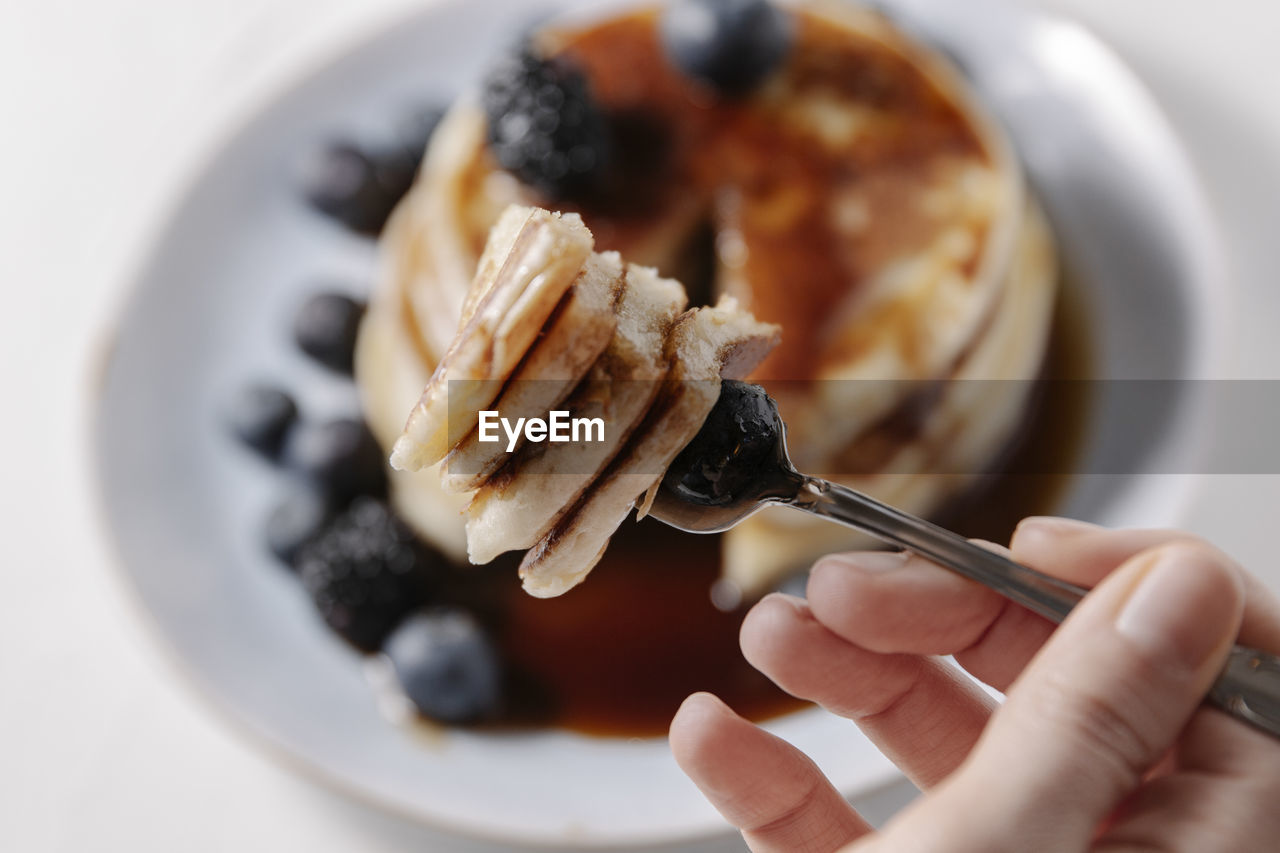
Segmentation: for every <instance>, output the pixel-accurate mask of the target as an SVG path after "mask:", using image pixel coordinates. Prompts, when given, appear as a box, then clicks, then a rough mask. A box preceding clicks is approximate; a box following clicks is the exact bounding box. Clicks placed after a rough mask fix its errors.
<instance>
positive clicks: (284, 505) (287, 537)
mask: <svg viewBox="0 0 1280 853" xmlns="http://www.w3.org/2000/svg"><path fill="white" fill-rule="evenodd" d="M332 514H333V513H332V508H331V507H330V504H329V500H328V498H327V496H326V495H325V494H323V493H322V492H320V491H317V490H316V489H314V488H297V489H294V490H293V491H291V492H290V493H289V494H288V495H287V496H285V498H284V499H283V500H281V501H280V503H279V504H277V505H276V508H275V509H273V510H272V511H271V514H270V515H269V516H267V524H266V529H265V531H264V533H265V538H266V542H267V547H268V548H269V549H270V550H271V553H273V554H275V555H276V557H278V558H279V559H280V561H281V562H282V563H284V564H285V565H287V566H290V567H295V568H296V564H297V559H298V554H299V553H300V552H301V551H302V549H303V547H304V546H306V544H307V543H308V542H310V541H312V540H313V539H315V538H316V537H317V536H319V535H320V533H321V531H323V530H324V528H325V525H326V524H327V523H328V522H329V519H330V518H331V517H332Z"/></svg>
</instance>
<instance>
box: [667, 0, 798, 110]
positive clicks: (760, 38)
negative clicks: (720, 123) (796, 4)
mask: <svg viewBox="0 0 1280 853" xmlns="http://www.w3.org/2000/svg"><path fill="white" fill-rule="evenodd" d="M661 29H662V43H663V47H664V48H665V50H666V52H667V56H668V57H669V58H670V59H671V61H672V63H674V64H675V66H676V67H677V68H679V69H680V70H681V71H683V72H684V73H685V74H688V75H689V76H690V77H694V78H696V79H698V80H702V81H704V82H706V83H710V84H711V85H712V86H713V87H715V88H716V89H717V90H718V91H719V92H721V93H722V94H725V95H730V96H733V95H741V94H744V93H746V92H748V91H749V90H751V89H752V88H754V87H755V86H757V85H759V84H760V83H761V82H762V81H763V80H764V79H765V78H766V77H768V76H769V75H770V74H771V73H773V71H774V70H775V69H777V68H778V66H779V65H780V64H781V62H782V60H783V58H784V57H785V56H786V54H787V51H788V50H789V49H790V47H791V43H792V39H793V36H794V29H795V26H794V22H793V21H792V19H791V17H790V15H788V14H787V13H786V12H785V11H783V10H782V9H779V8H777V7H776V6H774V5H773V4H771V3H769V2H767V0H676V2H675V3H673V4H672V5H671V6H669V7H668V8H667V10H666V11H665V12H664V13H663V15H662V23H661Z"/></svg>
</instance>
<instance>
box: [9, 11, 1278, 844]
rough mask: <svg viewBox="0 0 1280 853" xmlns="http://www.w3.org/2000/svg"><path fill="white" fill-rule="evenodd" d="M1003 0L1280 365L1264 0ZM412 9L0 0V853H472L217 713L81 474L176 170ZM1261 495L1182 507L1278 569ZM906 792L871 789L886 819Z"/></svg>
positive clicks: (1240, 487)
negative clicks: (299, 764) (277, 759)
mask: <svg viewBox="0 0 1280 853" xmlns="http://www.w3.org/2000/svg"><path fill="white" fill-rule="evenodd" d="M956 2H963V0H956ZM1020 2H1030V3H1035V4H1038V5H1042V6H1044V7H1047V8H1051V9H1054V10H1057V11H1060V12H1062V13H1064V14H1066V15H1069V16H1072V17H1074V18H1076V19H1078V20H1080V21H1082V22H1084V23H1086V24H1088V25H1089V26H1090V27H1091V28H1093V29H1094V31H1095V32H1097V33H1098V34H1099V35H1101V36H1102V37H1104V38H1105V39H1106V40H1107V41H1109V42H1110V43H1111V44H1112V45H1113V46H1115V47H1116V48H1117V49H1118V50H1119V51H1120V53H1121V54H1122V55H1123V56H1124V57H1125V58H1126V59H1127V60H1128V61H1129V62H1130V63H1131V65H1132V66H1133V67H1134V68H1135V69H1136V70H1137V72H1138V73H1139V75H1140V76H1141V77H1142V78H1143V79H1144V80H1145V81H1146V82H1147V83H1148V85H1149V86H1150V87H1151V89H1152V90H1153V91H1154V93H1155V95H1156V97H1157V99H1158V100H1159V101H1160V102H1161V103H1162V105H1163V106H1164V108H1165V109H1166V110H1167V112H1168V113H1169V115H1170V117H1171V118H1172V119H1173V122H1174V124H1175V126H1176V127H1177V129H1178V131H1179V133H1180V134H1181V135H1182V136H1183V139H1184V140H1185V141H1186V143H1187V145H1188V147H1189V149H1190V150H1191V152H1192V156H1193V159H1194V161H1195V164H1196V167H1197V168H1198V169H1199V171H1200V173H1201V175H1202V176H1203V178H1204V182H1205V185H1206V188H1207V190H1208V193H1209V196H1210V198H1211V200H1212V202H1213V204H1214V206H1215V209H1216V212H1217V214H1218V217H1219V220H1220V222H1221V224H1222V228H1223V232H1224V234H1225V237H1226V242H1227V246H1228V249H1229V252H1230V255H1231V259H1232V262H1233V265H1234V271H1235V280H1236V282H1237V285H1238V287H1239V288H1240V289H1241V290H1243V291H1244V292H1246V293H1247V294H1248V303H1247V310H1238V312H1237V313H1238V316H1237V318H1236V319H1237V322H1236V329H1235V334H1234V342H1235V343H1234V345H1235V348H1236V351H1235V361H1234V364H1233V367H1232V374H1233V375H1235V376H1239V377H1248V378H1280V344H1277V334H1276V326H1277V324H1278V323H1280V275H1277V274H1276V273H1275V272H1274V270H1276V269H1280V232H1277V227H1278V226H1277V223H1278V222H1280V100H1277V98H1276V94H1275V93H1276V90H1277V84H1280V53H1277V52H1276V49H1275V36H1276V34H1277V32H1280V6H1277V5H1276V4H1274V3H1273V2H1271V0H1217V2H1215V3H1205V2H1203V1H1202V0H1197V2H1192V0H1125V2H1116V0H1020ZM416 5H419V1H418V0H360V2H356V0H349V2H344V0H219V2H209V0H198V2H197V0H185V2H172V0H169V2H163V1H162V0H95V2H85V0H4V2H3V4H0V116H3V122H4V124H3V132H0V188H2V189H3V192H2V193H0V273H2V274H3V281H4V285H5V286H4V291H3V300H4V302H3V307H2V308H0V388H2V389H3V395H4V398H3V399H4V400H5V405H4V406H3V408H2V409H0V435H2V436H3V447H4V448H5V449H6V451H7V457H6V459H5V460H4V463H3V468H2V469H0V470H3V472H4V473H3V475H2V477H0V482H2V483H3V486H2V487H0V533H2V534H3V538H2V539H0V541H3V543H4V549H3V554H4V557H3V569H0V571H2V572H3V575H2V577H3V582H2V583H0V848H3V849H7V850H14V851H24V852H25V851H43V850H74V851H84V850H129V851H139V852H140V853H145V852H146V851H152V850H164V851H168V850H184V851H221V850H227V851H232V850H234V851H243V850H271V851H280V853H287V851H295V850H296V851H307V853H324V851H347V850H363V851H390V850H419V851H420V850H440V851H455V850H456V851H463V850H471V851H478V850H482V849H489V848H483V847H481V846H479V845H475V844H471V843H468V842H462V841H458V840H450V839H444V838H441V837H439V836H436V835H433V834H431V833H428V832H425V831H423V830H421V829H420V828H418V827H416V826H413V825H411V824H409V823H406V822H404V821H401V820H399V819H397V818H394V817H390V816H387V815H384V814H381V813H379V812H377V811H373V810H371V809H368V808H366V807H364V806H361V805H358V804H356V803H352V802H349V801H347V800H345V799H344V798H342V797H340V796H338V795H336V794H333V793H330V792H329V791H327V790H325V789H322V788H320V787H318V786H316V785H314V784H312V783H310V782H308V781H306V780H303V779H301V778H299V777H297V776H295V775H294V774H293V773H291V772H290V771H289V770H287V769H285V768H282V767H281V766H279V765H277V764H275V763H274V762H272V761H271V760H270V759H269V758H267V757H265V756H263V755H261V754H259V753H258V752H257V751H256V750H255V749H253V748H252V747H250V746H249V745H247V744H246V743H245V742H243V741H242V740H240V739H239V737H238V736H237V735H236V734H235V733H233V732H231V731H229V730H228V729H226V728H225V727H224V725H223V724H222V721H221V720H219V719H217V718H215V717H214V716H213V715H212V714H211V713H210V712H209V711H208V710H207V709H206V708H205V707H204V706H203V705H201V704H200V703H199V702H198V700H197V699H196V697H195V696H194V695H193V694H192V693H190V692H189V691H188V690H187V689H186V686H185V685H184V684H183V683H182V681H181V680H180V678H179V677H177V676H176V674H175V673H176V670H175V668H174V667H173V665H172V662H171V661H168V660H166V659H165V657H164V653H163V652H161V651H160V650H159V649H158V648H157V646H156V644H155V643H154V642H153V640H152V638H151V637H150V636H148V635H147V633H146V629H145V627H144V625H143V623H142V622H141V621H140V620H139V618H138V614H137V612H136V609H135V607H136V606H135V604H134V603H133V602H132V601H131V600H130V599H129V595H128V592H127V591H126V589H125V588H124V587H123V585H122V584H121V583H120V581H119V579H118V577H117V576H116V575H115V574H114V572H113V570H112V569H111V567H110V566H109V565H108V563H107V560H106V555H105V554H104V553H103V551H102V548H101V546H100V537H99V532H98V531H97V530H95V518H94V515H93V512H92V506H91V504H90V501H89V496H88V491H87V488H86V487H87V477H86V473H85V472H86V470H87V465H88V456H87V453H86V444H87V441H86V429H85V419H86V415H87V407H86V396H85V390H86V388H87V386H88V384H89V380H90V378H91V376H92V372H93V354H94V347H95V346H96V341H97V339H98V338H99V337H100V333H101V331H102V328H103V325H104V323H105V321H106V319H107V318H108V317H109V316H110V311H111V308H112V307H113V306H114V305H115V304H116V303H117V300H118V299H119V293H120V289H121V286H122V283H123V278H124V277H125V274H126V271H127V269H128V268H129V265H130V264H131V263H132V261H133V259H135V258H136V257H137V254H138V252H139V251H141V249H142V248H143V246H144V243H145V238H146V235H147V233H148V232H149V229H150V228H151V227H152V226H153V225H154V223H155V222H157V221H158V219H159V217H160V216H162V214H163V204H164V201H165V200H166V199H170V198H172V194H173V193H174V191H175V190H176V188H177V183H178V181H179V179H180V177H181V176H182V175H183V174H184V173H185V172H186V171H187V170H188V169H190V168H191V167H192V165H193V164H194V163H196V162H198V160H199V159H200V158H201V156H202V154H203V153H204V152H206V151H208V150H209V148H210V146H211V145H213V144H214V142H215V141H216V138H217V136H216V132H217V129H218V128H221V127H224V125H225V122H226V121H227V119H228V117H230V116H234V115H236V114H239V113H241V112H243V110H244V109H245V108H246V106H247V105H249V104H252V103H253V102H254V101H256V99H257V98H259V97H261V96H262V94H263V93H264V92H265V91H268V90H269V89H270V88H271V87H272V86H273V85H277V84H278V83H279V82H280V81H281V80H284V79H288V77H289V75H290V74H291V73H296V72H297V69H298V68H299V67H305V64H306V63H307V61H308V59H309V58H310V59H311V60H314V58H315V57H317V56H320V55H323V54H324V52H325V51H326V50H327V49H329V48H331V47H332V46H334V45H337V44H341V43H342V42H344V41H345V40H347V39H348V38H350V37H351V36H352V35H354V34H357V33H359V32H362V31H365V30H367V29H370V28H376V27H377V26H379V24H380V22H384V21H386V20H388V19H389V18H394V16H395V15H397V14H402V13H403V11H404V10H406V9H408V8H411V7H413V6H416ZM1243 307H1245V306H1242V308H1243ZM1277 506H1280V477H1276V476H1263V475H1256V476H1233V477H1226V476H1218V477H1213V478H1209V480H1208V481H1207V482H1206V483H1205V487H1204V488H1203V489H1202V490H1201V496H1200V498H1199V499H1198V500H1197V502H1196V506H1195V507H1194V510H1193V512H1192V514H1191V517H1190V518H1189V519H1188V522H1187V525H1186V526H1187V527H1189V528H1190V529H1192V530H1194V531H1196V532H1199V533H1201V534H1204V535H1206V536H1208V537H1210V538H1211V539H1213V540H1214V541H1216V542H1218V543H1219V544H1220V545H1222V546H1223V547H1224V548H1225V549H1226V550H1227V551H1229V552H1230V553H1232V554H1234V555H1235V556H1237V557H1238V558H1239V559H1241V560H1242V561H1244V562H1245V563H1246V564H1252V565H1255V566H1259V567H1262V566H1264V565H1265V566H1268V571H1267V572H1266V574H1267V575H1268V576H1269V577H1270V578H1272V579H1275V578H1280V572H1277V570H1276V569H1274V568H1270V563H1271V561H1274V559H1275V558H1274V555H1273V554H1272V553H1271V552H1270V549H1268V547H1267V544H1268V543H1267V540H1266V535H1267V532H1268V528H1269V526H1271V525H1273V524H1274V516H1275V509H1276V507H1277ZM901 798H902V794H901V792H898V793H896V794H890V795H888V796H882V797H879V798H873V800H872V801H871V802H870V803H869V808H870V810H871V812H873V814H874V815H875V816H877V817H883V816H884V815H886V814H888V813H889V812H890V811H891V809H892V807H893V805H894V804H895V803H896V802H898V801H899V800H900V799H901ZM736 847H737V845H736V844H732V843H725V844H723V845H719V846H717V849H726V850H728V849H736Z"/></svg>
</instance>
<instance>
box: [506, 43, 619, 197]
mask: <svg viewBox="0 0 1280 853" xmlns="http://www.w3.org/2000/svg"><path fill="white" fill-rule="evenodd" d="M481 101H482V104H483V106H484V110H485V116H486V117H487V119H488V134H489V145H490V148H491V149H492V150H493V153H494V156H496V157H497V159H498V162H499V163H500V164H501V165H502V168H504V169H506V170H507V171H508V172H511V173H512V174H514V175H515V176H516V177H518V178H519V179H520V180H521V181H523V182H524V183H526V184H528V185H529V186H531V187H533V188H534V189H536V190H537V191H538V192H540V193H542V194H543V195H544V196H546V197H547V198H548V199H551V200H561V199H566V198H573V197H579V198H580V197H583V196H585V195H587V194H589V193H591V192H592V191H594V190H595V189H597V188H598V183H599V179H600V178H601V176H602V175H603V174H604V173H605V171H606V170H607V167H608V165H609V162H610V160H611V157H612V140H611V138H610V131H609V125H608V121H607V120H606V118H605V116H604V113H603V112H602V111H601V110H600V108H599V106H598V105H597V104H596V103H595V100H594V99H593V98H592V96H591V92H590V88H589V86H588V84H587V78H586V76H585V75H583V73H582V72H581V71H579V70H578V69H577V68H575V67H574V66H572V65H571V64H569V62H568V61H567V60H564V59H543V58H541V57H539V56H536V55H534V54H533V53H532V52H530V51H529V49H528V48H527V47H525V48H521V49H520V50H518V51H517V52H515V53H513V54H510V55H508V56H505V57H504V58H503V59H502V60H501V61H500V62H498V64H497V65H495V66H494V67H493V68H492V69H491V70H490V72H489V74H488V75H487V76H486V78H485V81H484V87H483V92H482V96H481Z"/></svg>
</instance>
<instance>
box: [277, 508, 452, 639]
mask: <svg viewBox="0 0 1280 853" xmlns="http://www.w3.org/2000/svg"><path fill="white" fill-rule="evenodd" d="M440 559H441V558H440V557H439V556H438V555H435V554H434V553H433V552H431V551H429V550H428V549H427V548H426V547H425V546H424V545H423V544H422V543H421V542H419V541H418V540H417V539H416V538H415V537H414V535H413V533H412V532H411V531H410V530H409V528H408V527H406V526H405V524H404V522H402V521H401V520H400V519H398V518H396V517H395V515H394V514H393V513H392V512H391V510H390V509H389V508H388V507H387V505H386V504H385V503H383V502H382V501H379V500H374V499H373V498H359V499H357V500H355V501H354V502H353V503H352V504H351V506H350V507H348V508H347V510H346V511H345V512H343V513H342V514H340V515H338V516H337V517H336V518H334V519H333V520H332V521H331V522H329V524H328V525H327V526H325V527H324V529H323V530H321V532H320V533H319V535H317V536H316V537H315V538H313V539H312V540H311V541H310V542H308V543H307V544H306V545H304V546H303V547H302V550H301V551H300V552H299V554H298V559H297V569H298V574H299V576H300V577H301V579H302V584H303V586H304V587H305V588H306V590H307V592H308V593H310V595H311V600H312V601H313V602H314V603H315V606H316V609H317V610H318V611H319V612H320V616H321V617H322V618H323V619H324V621H325V623H326V624H327V625H328V626H329V627H330V628H332V629H333V630H334V631H336V632H337V633H338V634H340V635H341V636H342V637H343V638H345V639H346V640H347V642H349V643H351V645H353V646H355V647H356V648H357V649H360V650H361V651H364V652H374V651H377V650H378V648H379V647H381V645H382V642H383V640H385V639H386V637H387V635H388V634H390V633H391V631H392V630H393V629H394V628H395V627H396V625H397V624H398V623H399V622H400V620H401V619H403V618H404V616H405V615H406V614H407V613H409V612H410V611H412V610H414V609H415V608H417V607H419V606H421V605H422V604H423V603H424V602H425V601H426V598H427V595H428V593H429V591H430V587H431V581H432V580H433V579H434V576H435V575H436V574H437V572H438V570H439V561H440Z"/></svg>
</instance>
